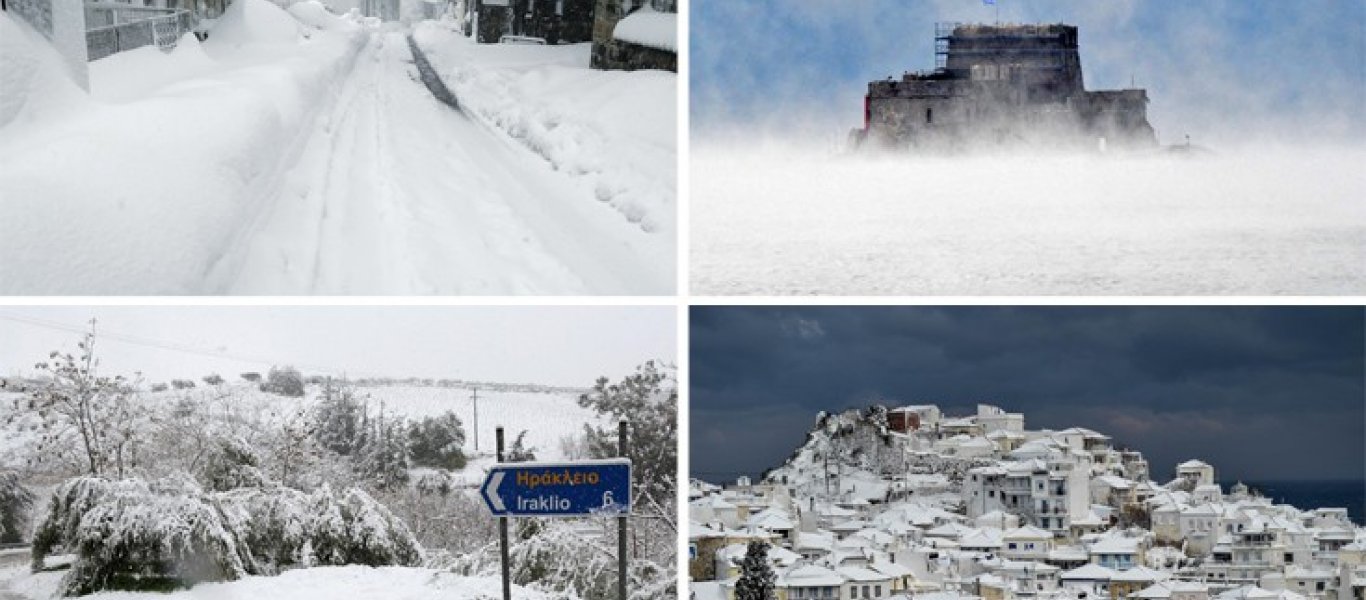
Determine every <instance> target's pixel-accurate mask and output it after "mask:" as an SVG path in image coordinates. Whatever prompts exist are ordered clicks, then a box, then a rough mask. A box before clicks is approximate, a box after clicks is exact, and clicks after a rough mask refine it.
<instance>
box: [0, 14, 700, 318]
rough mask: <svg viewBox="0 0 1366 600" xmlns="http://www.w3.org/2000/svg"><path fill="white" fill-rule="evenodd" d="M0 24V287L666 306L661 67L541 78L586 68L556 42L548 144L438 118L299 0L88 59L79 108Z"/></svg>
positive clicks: (668, 267) (412, 70) (35, 45)
mask: <svg viewBox="0 0 1366 600" xmlns="http://www.w3.org/2000/svg"><path fill="white" fill-rule="evenodd" d="M0 19H3V22H2V23H0V26H2V27H4V29H5V31H6V36H5V37H6V40H5V44H6V45H5V53H6V55H7V56H9V55H13V56H16V57H21V58H22V60H10V59H8V58H7V59H6V60H4V61H0V67H3V72H0V80H3V81H6V82H10V81H14V82H20V83H21V84H22V85H9V84H8V83H7V84H6V85H5V86H4V87H5V91H4V93H3V97H2V98H0V117H2V118H4V119H5V120H6V121H7V122H4V121H0V163H3V164H4V165H5V169H4V170H3V171H0V210H3V212H4V214H5V215H6V218H5V219H4V220H3V222H0V292H3V293H11V294H324V293H326V294H494V295H502V294H543V295H544V294H664V293H669V292H670V291H671V290H672V287H673V282H674V271H673V269H674V267H673V265H674V244H675V234H674V218H673V211H674V198H673V188H674V184H675V181H676V176H675V174H674V162H675V157H676V151H675V150H674V148H673V146H674V140H673V128H674V123H675V121H674V118H673V112H674V106H673V104H674V101H673V91H672V90H673V80H674V77H673V76H672V75H669V76H667V77H665V76H660V77H653V76H651V75H646V74H643V75H637V76H630V77H627V76H622V75H621V74H614V75H608V74H601V73H597V72H594V71H591V70H589V69H587V68H577V69H560V68H559V65H560V62H561V59H560V58H559V56H560V55H561V54H566V55H570V54H572V55H575V56H577V54H575V53H579V54H582V55H583V56H584V61H585V62H586V56H587V52H586V50H584V49H581V48H578V47H564V48H553V49H552V50H554V51H555V52H552V53H550V54H546V55H539V56H536V57H533V60H544V61H547V62H548V63H551V66H549V67H546V69H547V70H543V71H536V70H533V71H535V72H538V73H544V72H550V73H556V74H558V75H557V78H556V79H555V85H559V86H562V87H564V88H567V89H570V90H574V93H573V94H569V95H568V97H569V98H571V100H565V101H557V102H554V103H553V106H554V107H555V108H556V110H555V111H553V112H548V109H539V111H538V114H542V115H544V114H549V115H551V116H549V117H538V118H542V119H543V121H546V120H548V121H550V124H549V126H548V127H549V128H550V129H556V128H557V127H558V128H560V129H562V130H563V131H566V132H568V131H573V132H574V133H573V135H572V137H570V138H568V139H569V141H568V142H557V143H559V144H560V150H558V151H556V152H547V151H546V150H545V149H544V148H541V147H536V146H535V145H530V146H529V145H527V144H525V143H524V140H525V139H526V136H523V135H520V134H519V133H518V132H517V131H513V130H510V129H509V128H507V127H503V126H502V125H501V123H503V122H505V121H506V119H505V118H503V117H500V116H499V115H501V114H503V113H505V112H507V111H512V113H513V114H515V113H517V112H518V111H520V110H522V108H520V107H526V108H528V109H530V108H532V107H534V106H535V105H534V104H533V103H531V102H530V98H529V97H526V96H518V95H513V96H510V98H512V103H511V104H509V105H506V106H504V107H502V108H501V109H499V108H489V107H488V105H487V103H485V104H480V102H479V100H478V98H477V97H476V98H474V99H472V100H471V108H470V109H469V111H468V112H469V114H465V113H463V112H461V111H457V110H453V109H451V108H449V107H447V106H444V105H442V104H440V103H438V102H437V101H436V100H435V99H434V98H433V97H432V95H431V93H430V92H429V91H428V90H427V88H426V87H424V86H423V84H422V83H421V81H419V79H418V75H417V71H416V67H415V66H414V64H413V60H414V58H413V55H412V53H411V51H410V49H409V46H408V43H407V40H406V39H405V38H406V32H404V31H402V30H401V29H399V26H398V25H395V24H380V23H378V22H376V21H374V20H372V19H365V18H361V17H358V16H356V14H355V13H346V14H342V15H338V14H335V13H333V12H330V11H328V10H327V9H326V8H325V7H324V6H323V4H322V3H319V2H317V1H304V2H298V3H294V4H293V5H291V7H290V9H289V10H288V11H286V10H284V9H281V8H279V7H277V6H276V5H275V4H272V3H270V2H268V1H267V0H241V1H239V2H235V3H234V4H233V5H232V7H231V8H230V9H229V11H228V13H227V14H226V15H225V16H224V17H223V18H221V19H220V20H219V21H218V22H217V23H216V25H215V26H214V28H213V30H212V31H211V33H210V36H209V38H208V40H206V41H204V42H203V43H200V42H198V41H197V40H195V39H193V37H191V36H187V37H186V38H185V39H183V40H181V42H180V44H179V45H178V46H177V48H176V49H175V50H174V51H173V52H170V53H163V52H160V51H158V50H156V49H153V48H142V49H139V50H135V51H131V52H125V53H120V54H116V55H113V56H110V57H108V58H106V59H102V60H99V61H96V62H94V63H92V64H91V69H90V70H91V81H92V90H91V93H90V94H88V95H87V94H84V93H82V92H81V91H80V90H79V89H76V88H75V86H74V85H73V84H71V83H70V82H69V81H65V80H64V79H63V76H62V75H61V74H60V72H59V70H58V69H56V68H55V67H53V66H52V65H54V64H56V62H55V61H57V60H58V59H57V58H56V57H55V55H54V54H53V52H52V51H51V48H50V47H46V46H45V42H43V41H42V39H41V38H40V37H38V36H36V34H32V32H31V31H27V29H26V26H25V25H22V24H19V23H18V22H15V21H13V20H11V19H10V18H9V17H8V16H6V15H0ZM425 30H426V26H424V29H423V31H425ZM12 31H13V32H22V34H16V35H11V32H12ZM462 42H464V40H463V38H460V39H456V40H452V41H451V43H450V44H445V43H443V44H440V45H441V46H443V47H444V46H447V45H455V46H458V45H460V43H462ZM496 56H498V53H497V52H487V53H477V55H476V56H473V57H467V58H471V59H472V60H484V59H492V58H493V57H496ZM462 64H464V63H462ZM466 66H467V68H470V69H474V68H475V67H473V66H469V65H466ZM524 66H526V65H524V64H523V65H521V66H519V67H517V68H514V67H510V66H507V65H504V64H499V63H497V62H496V61H493V62H492V63H491V64H489V65H482V66H481V67H479V69H480V70H479V72H480V73H484V74H485V77H486V79H487V81H497V80H498V79H499V78H500V77H503V75H499V73H502V72H503V71H504V70H507V71H508V72H512V73H520V70H519V69H520V68H521V67H524ZM518 76H520V75H518ZM508 77H512V75H508ZM657 79H658V80H662V81H663V82H661V81H656V80H657ZM603 81H607V82H608V83H602V82H603ZM486 83H487V82H486ZM545 89H547V88H540V89H537V88H532V91H533V92H537V93H538V97H539V96H540V94H539V92H541V91H544V90H545ZM666 92H667V93H666ZM575 94H582V95H583V99H582V100H581V101H579V102H577V103H575V102H574V101H572V98H575V97H577V96H575ZM475 96H477V94H475ZM505 97H508V96H506V95H505ZM545 97H546V98H551V97H553V95H551V94H545ZM609 99H611V100H612V102H608V100H609ZM614 102H615V103H614ZM481 106H483V107H484V108H479V107H481ZM604 106H605V107H606V108H603V107H604ZM627 107H629V108H630V109H631V110H626V108H627ZM561 122H562V123H563V124H564V125H563V127H560V125H559V123H561ZM490 123H497V125H495V124H490ZM666 133H667V135H665V134H666ZM551 137H552V138H553V137H554V136H551ZM569 145H573V149H572V150H566V149H565V148H568V147H569Z"/></svg>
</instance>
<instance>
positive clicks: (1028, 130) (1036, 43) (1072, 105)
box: [854, 23, 1157, 150]
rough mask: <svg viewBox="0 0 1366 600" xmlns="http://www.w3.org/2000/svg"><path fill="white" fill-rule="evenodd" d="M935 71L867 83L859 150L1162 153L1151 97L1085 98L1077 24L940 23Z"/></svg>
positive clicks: (1110, 94)
mask: <svg viewBox="0 0 1366 600" xmlns="http://www.w3.org/2000/svg"><path fill="white" fill-rule="evenodd" d="M935 63H936V64H935V70H934V71H930V72H919V73H906V74H905V75H903V76H902V78H901V79H900V80H894V79H891V78H888V79H886V80H884V81H874V82H871V83H869V84H868V95H867V96H866V97H865V100H864V127H863V129H862V130H855V131H854V139H855V141H856V142H858V143H860V144H872V145H878V146H884V147H912V148H935V149H947V150H956V149H967V148H972V147H979V146H991V145H1011V144H1022V145H1047V146H1050V147H1056V146H1058V145H1073V146H1078V147H1088V148H1096V147H1100V148H1102V149H1103V148H1107V147H1108V148H1115V147H1139V148H1142V147H1155V146H1156V145H1157V137H1156V135H1155V134H1154V133H1153V128H1152V126H1151V125H1149V124H1148V117H1147V105H1148V93H1147V91H1145V90H1141V89H1127V90H1107V91H1094V92H1088V91H1086V88H1085V86H1084V85H1083V79H1082V70H1081V57H1080V55H1079V53H1078V51H1077V28H1076V27H1075V26H1071V25H1063V24H1056V25H964V24H959V23H939V24H937V25H936V26H935Z"/></svg>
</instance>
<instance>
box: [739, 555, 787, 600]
mask: <svg viewBox="0 0 1366 600" xmlns="http://www.w3.org/2000/svg"><path fill="white" fill-rule="evenodd" d="M777 578H778V576H777V575H775V574H774V573H773V566H772V565H770V564H768V543H767V542H761V541H753V542H750V543H749V547H748V548H747V549H746V550H745V559H744V562H742V563H740V579H738V580H736V582H735V600H773V599H774V598H776V597H777V596H776V594H775V593H774V590H773V582H774V581H776V580H777Z"/></svg>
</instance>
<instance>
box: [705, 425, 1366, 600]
mask: <svg viewBox="0 0 1366 600" xmlns="http://www.w3.org/2000/svg"><path fill="white" fill-rule="evenodd" d="M1168 468H1170V467H1168ZM1164 471H1166V470H1165V469H1162V470H1158V471H1155V472H1154V471H1150V469H1149V465H1148V462H1147V461H1146V460H1145V459H1144V457H1143V455H1142V454H1141V453H1140V452H1135V451H1131V450H1125V449H1120V448H1116V447H1115V446H1114V445H1112V442H1111V438H1110V437H1108V436H1106V435H1104V434H1101V433H1098V432H1096V431H1091V430H1089V429H1083V428H1080V427H1074V428H1071V429H1065V430H1062V431H1051V430H1027V429H1025V420H1024V415H1022V414H1019V413H1010V412H1006V411H1004V410H1002V409H1000V408H997V407H995V406H988V405H979V406H978V407H977V413H976V414H975V415H969V416H964V417H950V416H946V415H943V414H942V413H941V411H940V409H939V407H937V406H933V405H922V406H903V407H900V408H891V409H888V408H886V407H881V406H875V407H872V408H869V409H864V410H852V411H847V412H844V413H840V414H826V413H821V414H820V416H819V418H818V421H817V424H816V426H815V427H814V428H813V429H812V431H811V432H810V433H809V434H808V435H807V439H806V441H805V443H804V444H803V445H802V446H801V447H800V448H798V449H797V451H796V452H795V453H794V454H793V455H792V456H791V457H790V458H789V459H788V460H787V461H786V462H785V463H784V464H783V465H782V466H780V467H778V468H776V469H773V470H770V471H769V472H767V473H765V474H764V477H763V479H762V481H760V482H757V483H755V482H752V481H750V480H748V478H745V477H741V478H740V479H739V480H738V481H737V482H736V483H735V484H734V485H727V486H725V487H721V486H717V485H713V484H710V483H706V482H703V481H699V480H693V481H692V482H691V485H690V506H689V516H690V523H689V540H688V541H689V575H690V577H691V580H692V582H691V586H690V587H691V593H692V598H693V599H694V600H735V587H736V581H737V580H738V578H739V576H740V573H741V562H742V559H744V557H745V554H746V550H747V546H748V544H749V543H750V542H752V541H756V540H759V541H765V542H768V543H769V544H770V546H769V548H768V552H767V561H768V563H769V565H770V566H771V568H772V570H773V572H774V573H775V574H776V576H777V577H776V582H775V592H776V597H777V600H856V599H868V600H877V599H883V598H887V599H909V598H914V599H916V600H1015V599H1059V600H1061V599H1066V600H1130V599H1131V600H1309V599H1313V600H1363V598H1364V597H1366V596H1364V595H1363V590H1364V589H1366V529H1363V528H1360V527H1356V526H1354V525H1353V524H1352V522H1351V521H1350V519H1349V517H1348V513H1347V510H1346V509H1345V508H1319V509H1315V510H1307V511H1306V510H1300V509H1297V508H1295V507H1292V506H1289V505H1284V504H1274V503H1273V502H1272V501H1271V500H1269V499H1267V498H1265V497H1260V496H1259V495H1257V494H1256V493H1255V492H1254V491H1252V490H1249V489H1248V487H1247V486H1245V485H1243V484H1241V483H1239V484H1237V485H1234V486H1232V488H1231V489H1228V490H1225V489H1223V488H1221V487H1220V485H1219V484H1218V483H1217V479H1216V478H1215V467H1214V466H1213V465H1210V464H1207V463H1205V462H1202V461H1200V460H1188V461H1186V462H1183V463H1181V464H1179V465H1175V469H1174V473H1173V472H1172V471H1166V472H1165V473H1164ZM1168 473H1170V474H1171V476H1166V475H1167V474H1168Z"/></svg>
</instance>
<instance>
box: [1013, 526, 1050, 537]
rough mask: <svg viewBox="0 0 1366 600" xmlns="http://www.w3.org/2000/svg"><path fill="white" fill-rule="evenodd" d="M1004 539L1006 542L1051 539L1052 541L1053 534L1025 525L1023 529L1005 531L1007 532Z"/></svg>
mask: <svg viewBox="0 0 1366 600" xmlns="http://www.w3.org/2000/svg"><path fill="white" fill-rule="evenodd" d="M1005 539H1007V540H1051V539H1053V533H1052V532H1049V531H1044V530H1042V529H1039V528H1038V527H1035V526H1033V525H1025V526H1024V527H1017V528H1015V529H1011V530H1010V531H1007V532H1006V533H1005Z"/></svg>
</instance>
